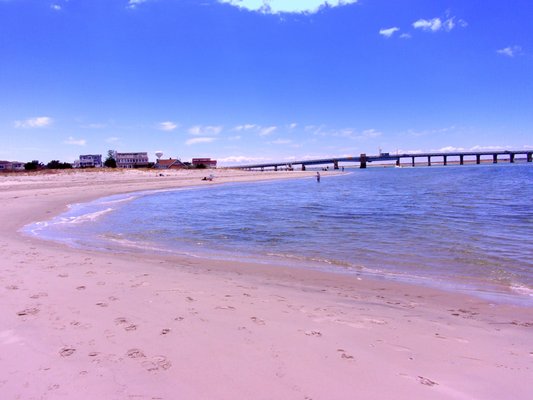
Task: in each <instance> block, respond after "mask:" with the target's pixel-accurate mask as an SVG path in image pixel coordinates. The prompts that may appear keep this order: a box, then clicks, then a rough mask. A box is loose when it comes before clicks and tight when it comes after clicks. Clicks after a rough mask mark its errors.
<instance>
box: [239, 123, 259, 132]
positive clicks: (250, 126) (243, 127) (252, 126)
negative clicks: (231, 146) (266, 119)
mask: <svg viewBox="0 0 533 400" xmlns="http://www.w3.org/2000/svg"><path fill="white" fill-rule="evenodd" d="M256 128H259V127H258V126H257V125H255V124H244V125H238V126H236V127H235V128H233V130H235V131H237V132H241V131H249V130H251V129H256Z"/></svg>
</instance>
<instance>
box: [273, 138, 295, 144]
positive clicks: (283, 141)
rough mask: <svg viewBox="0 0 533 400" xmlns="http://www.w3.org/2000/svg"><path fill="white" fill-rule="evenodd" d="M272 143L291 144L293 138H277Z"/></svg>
mask: <svg viewBox="0 0 533 400" xmlns="http://www.w3.org/2000/svg"><path fill="white" fill-rule="evenodd" d="M270 143H271V144H290V143H292V140H290V139H276V140H273V141H272V142H270Z"/></svg>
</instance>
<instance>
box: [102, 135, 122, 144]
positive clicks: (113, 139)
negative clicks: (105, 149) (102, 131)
mask: <svg viewBox="0 0 533 400" xmlns="http://www.w3.org/2000/svg"><path fill="white" fill-rule="evenodd" d="M119 140H120V138H118V137H115V136H111V137H108V138H107V139H106V140H105V141H106V143H116V142H118V141H119Z"/></svg>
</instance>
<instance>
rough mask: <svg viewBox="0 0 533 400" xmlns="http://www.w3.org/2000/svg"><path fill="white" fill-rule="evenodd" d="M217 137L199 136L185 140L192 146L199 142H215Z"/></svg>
mask: <svg viewBox="0 0 533 400" xmlns="http://www.w3.org/2000/svg"><path fill="white" fill-rule="evenodd" d="M215 140H216V139H215V138H214V137H197V138H192V139H189V140H187V141H186V142H185V144H186V145H187V146H190V145H192V144H199V143H211V142H214V141H215Z"/></svg>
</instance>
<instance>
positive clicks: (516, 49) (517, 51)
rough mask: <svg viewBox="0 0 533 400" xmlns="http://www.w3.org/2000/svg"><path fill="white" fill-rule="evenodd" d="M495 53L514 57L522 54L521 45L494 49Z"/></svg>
mask: <svg viewBox="0 0 533 400" xmlns="http://www.w3.org/2000/svg"><path fill="white" fill-rule="evenodd" d="M496 53H498V54H501V55H502V56H507V57H511V58H512V57H515V56H518V55H521V54H522V47H521V46H509V47H505V48H503V49H499V50H496Z"/></svg>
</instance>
